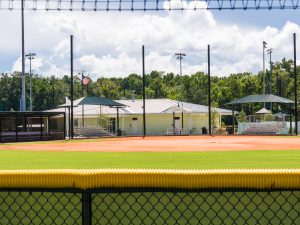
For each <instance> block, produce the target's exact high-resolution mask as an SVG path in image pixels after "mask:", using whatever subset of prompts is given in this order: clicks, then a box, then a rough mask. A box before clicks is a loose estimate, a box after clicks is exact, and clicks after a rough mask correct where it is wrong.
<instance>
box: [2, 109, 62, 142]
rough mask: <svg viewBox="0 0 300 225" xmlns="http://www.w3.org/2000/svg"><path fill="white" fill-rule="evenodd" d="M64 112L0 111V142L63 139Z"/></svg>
mask: <svg viewBox="0 0 300 225" xmlns="http://www.w3.org/2000/svg"><path fill="white" fill-rule="evenodd" d="M65 121H66V116H65V113H64V112H0V142H2V143H4V142H19V141H47V140H64V139H65V130H66V129H65Z"/></svg>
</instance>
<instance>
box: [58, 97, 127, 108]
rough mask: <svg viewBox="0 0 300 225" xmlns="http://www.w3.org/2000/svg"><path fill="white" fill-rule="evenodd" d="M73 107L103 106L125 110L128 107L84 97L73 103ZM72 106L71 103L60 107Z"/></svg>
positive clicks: (102, 99) (106, 99)
mask: <svg viewBox="0 0 300 225" xmlns="http://www.w3.org/2000/svg"><path fill="white" fill-rule="evenodd" d="M73 105H74V106H75V107H76V106H78V105H103V106H109V107H115V108H123V107H126V105H124V104H121V103H119V102H116V101H114V100H111V99H108V98H103V97H83V98H80V99H77V100H75V101H73ZM67 106H71V102H68V103H66V104H63V105H60V107H67Z"/></svg>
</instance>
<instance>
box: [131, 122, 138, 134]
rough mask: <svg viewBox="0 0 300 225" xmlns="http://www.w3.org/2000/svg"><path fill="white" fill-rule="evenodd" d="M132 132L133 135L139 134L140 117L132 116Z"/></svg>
mask: <svg viewBox="0 0 300 225" xmlns="http://www.w3.org/2000/svg"><path fill="white" fill-rule="evenodd" d="M131 134H132V135H137V134H138V119H137V118H132V121H131Z"/></svg>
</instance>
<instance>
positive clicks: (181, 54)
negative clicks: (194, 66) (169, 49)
mask: <svg viewBox="0 0 300 225" xmlns="http://www.w3.org/2000/svg"><path fill="white" fill-rule="evenodd" d="M175 55H176V56H177V58H176V59H179V65H180V100H181V107H182V111H181V117H182V118H181V128H182V129H183V103H182V66H181V61H182V59H183V57H184V56H186V54H185V53H183V52H177V53H175ZM178 105H179V104H178Z"/></svg>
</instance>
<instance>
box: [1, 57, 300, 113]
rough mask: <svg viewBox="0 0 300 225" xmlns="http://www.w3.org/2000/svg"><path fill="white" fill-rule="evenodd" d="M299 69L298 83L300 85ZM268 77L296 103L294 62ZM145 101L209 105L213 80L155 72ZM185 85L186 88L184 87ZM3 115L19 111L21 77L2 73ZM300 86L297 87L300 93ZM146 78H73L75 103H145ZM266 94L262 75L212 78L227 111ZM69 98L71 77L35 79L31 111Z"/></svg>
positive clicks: (216, 102) (273, 88) (217, 100)
mask: <svg viewBox="0 0 300 225" xmlns="http://www.w3.org/2000/svg"><path fill="white" fill-rule="evenodd" d="M299 69H300V67H298V68H297V71H298V74H297V76H298V82H299V78H300V77H299V73H300V72H299ZM271 74H272V76H270V71H268V70H267V71H266V73H265V83H266V87H265V90H266V93H270V92H272V93H273V94H275V95H278V96H281V97H284V98H288V99H291V100H294V77H293V61H292V60H286V59H283V60H282V61H281V62H276V63H274V64H273V69H272V73H271ZM145 80H146V88H145V93H146V98H168V99H173V100H180V101H186V102H190V103H195V104H202V105H207V104H208V97H207V96H208V76H207V74H205V73H203V72H197V73H195V74H191V75H183V76H179V75H178V74H174V73H165V72H163V71H152V72H151V73H149V74H146V76H145ZM181 83H182V85H181ZM298 84H299V83H298ZM0 86H1V89H0V109H1V110H2V111H10V110H14V111H18V110H19V108H20V97H21V74H20V73H19V72H14V73H12V74H6V73H2V74H1V77H0ZM299 86H300V85H298V92H297V93H299V90H300V88H299ZM26 93H27V94H26V105H27V108H29V75H28V74H26ZM142 93H143V90H142V76H141V75H138V74H130V75H128V76H127V77H125V78H115V77H112V78H107V77H104V76H101V77H99V78H97V80H92V79H91V80H90V82H89V83H88V84H87V85H85V86H83V85H82V82H81V75H76V76H74V99H77V98H80V97H82V96H102V97H106V98H110V99H122V98H124V99H131V98H133V97H134V98H136V99H139V98H142ZM262 93H263V73H262V72H259V73H258V74H252V73H247V72H245V73H237V74H230V75H229V76H226V77H218V76H212V77H211V99H212V105H213V106H215V107H223V108H224V107H225V104H226V103H228V102H230V101H232V100H234V99H238V98H241V97H244V96H246V95H253V94H262ZM65 97H70V76H69V75H65V76H63V77H61V78H59V77H57V76H55V75H53V76H50V77H45V76H39V75H33V76H32V102H33V103H32V105H33V110H34V111H42V110H47V109H53V108H56V107H58V106H59V105H61V104H63V103H65ZM261 107H262V105H260V104H248V105H242V106H237V107H236V108H235V110H241V109H243V110H244V111H245V112H246V113H252V112H254V111H255V110H259V109H260V108H261ZM276 110H278V111H285V110H287V109H286V108H285V106H280V105H275V106H274V108H273V111H276Z"/></svg>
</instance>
